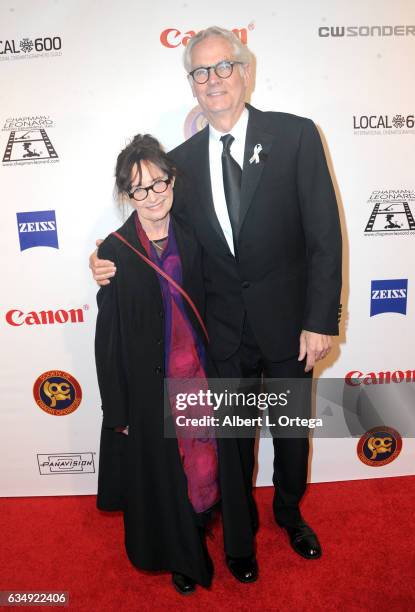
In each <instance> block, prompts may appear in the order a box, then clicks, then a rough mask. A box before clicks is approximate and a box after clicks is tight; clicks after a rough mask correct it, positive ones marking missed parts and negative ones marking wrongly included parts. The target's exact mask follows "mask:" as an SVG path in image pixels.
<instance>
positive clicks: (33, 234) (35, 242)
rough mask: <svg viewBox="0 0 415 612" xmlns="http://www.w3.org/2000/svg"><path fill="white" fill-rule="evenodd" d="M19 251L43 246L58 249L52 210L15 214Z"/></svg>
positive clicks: (54, 218)
mask: <svg viewBox="0 0 415 612" xmlns="http://www.w3.org/2000/svg"><path fill="white" fill-rule="evenodd" d="M16 216H17V229H18V232H19V241H20V250H21V251H25V250H26V249H31V248H33V247H39V246H45V247H52V248H53V249H59V244H58V231H57V227H56V216H55V211H54V210H40V211H36V212H22V213H16Z"/></svg>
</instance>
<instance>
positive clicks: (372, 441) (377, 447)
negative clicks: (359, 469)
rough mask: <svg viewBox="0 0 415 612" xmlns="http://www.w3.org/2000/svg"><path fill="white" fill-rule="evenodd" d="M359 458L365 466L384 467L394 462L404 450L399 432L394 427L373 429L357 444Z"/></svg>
mask: <svg viewBox="0 0 415 612" xmlns="http://www.w3.org/2000/svg"><path fill="white" fill-rule="evenodd" d="M356 450H357V456H358V457H359V459H360V461H362V463H364V464H365V465H369V466H371V467H382V466H383V465H387V464H388V463H391V461H394V460H395V459H396V457H397V456H398V455H399V453H400V452H401V450H402V438H401V435H400V433H399V431H396V429H393V428H392V427H384V426H380V427H373V428H372V429H369V431H367V432H366V433H365V434H364V435H363V436H362V437H361V438H360V440H359V442H358V444H357V449H356Z"/></svg>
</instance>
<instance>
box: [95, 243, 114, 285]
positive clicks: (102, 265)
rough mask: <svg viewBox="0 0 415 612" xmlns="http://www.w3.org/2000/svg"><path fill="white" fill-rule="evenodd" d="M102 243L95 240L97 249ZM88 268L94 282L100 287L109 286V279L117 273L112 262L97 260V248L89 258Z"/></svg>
mask: <svg viewBox="0 0 415 612" xmlns="http://www.w3.org/2000/svg"><path fill="white" fill-rule="evenodd" d="M102 242H103V240H97V241H96V245H97V247H99V245H100V244H101V243H102ZM89 267H90V268H91V270H92V276H93V277H94V280H96V282H97V283H98V285H101V286H104V285H109V283H110V282H111V281H110V280H109V279H110V278H112V277H113V276H115V273H116V271H117V268H116V267H115V265H114V262H113V261H109V260H108V259H99V257H98V249H97V248H96V249H95V251H94V252H93V253H91V255H90V256H89Z"/></svg>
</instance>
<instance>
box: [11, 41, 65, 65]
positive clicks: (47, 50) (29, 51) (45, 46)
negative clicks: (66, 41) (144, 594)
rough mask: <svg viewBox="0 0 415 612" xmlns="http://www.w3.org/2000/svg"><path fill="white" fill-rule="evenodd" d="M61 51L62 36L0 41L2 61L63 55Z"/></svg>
mask: <svg viewBox="0 0 415 612" xmlns="http://www.w3.org/2000/svg"><path fill="white" fill-rule="evenodd" d="M61 49H62V39H61V37H60V36H38V37H37V38H29V37H28V36H24V37H23V38H20V39H15V38H8V39H5V40H0V60H10V59H17V58H19V59H22V58H23V57H45V56H48V55H49V56H51V55H61V54H62V53H61Z"/></svg>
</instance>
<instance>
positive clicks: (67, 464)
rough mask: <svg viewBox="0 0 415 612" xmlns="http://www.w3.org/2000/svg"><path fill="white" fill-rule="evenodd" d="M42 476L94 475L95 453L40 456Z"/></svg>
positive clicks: (38, 459) (39, 462)
mask: <svg viewBox="0 0 415 612" xmlns="http://www.w3.org/2000/svg"><path fill="white" fill-rule="evenodd" d="M37 462H38V465H39V473H40V475H41V476H46V475H50V474H94V473H95V463H94V453H60V454H53V455H41V454H38V456H37Z"/></svg>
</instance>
